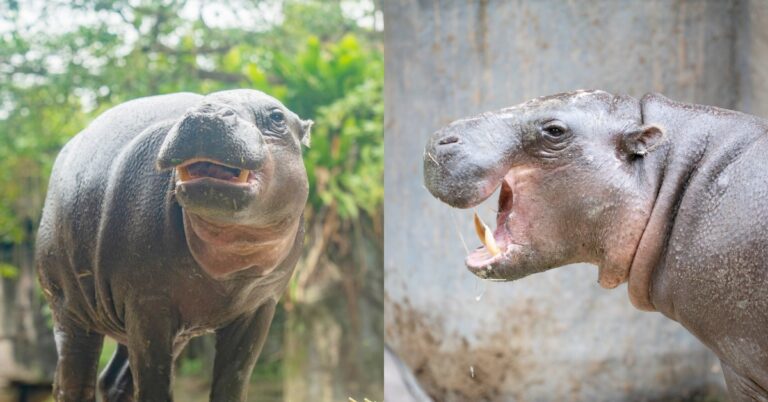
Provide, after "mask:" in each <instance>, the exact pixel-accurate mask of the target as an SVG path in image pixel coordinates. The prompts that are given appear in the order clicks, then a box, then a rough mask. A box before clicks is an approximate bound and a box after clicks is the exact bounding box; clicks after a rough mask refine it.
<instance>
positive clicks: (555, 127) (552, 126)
mask: <svg viewBox="0 0 768 402" xmlns="http://www.w3.org/2000/svg"><path fill="white" fill-rule="evenodd" d="M542 129H543V130H544V132H545V133H547V134H549V135H551V136H552V137H560V136H561V135H563V134H565V132H566V131H567V130H568V128H566V127H565V126H564V125H562V124H561V123H560V122H550V123H547V124H546V125H544V127H543V128H542Z"/></svg>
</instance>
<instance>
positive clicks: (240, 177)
mask: <svg viewBox="0 0 768 402" xmlns="http://www.w3.org/2000/svg"><path fill="white" fill-rule="evenodd" d="M177 170H178V173H179V180H180V181H181V182H188V181H191V180H195V179H201V178H211V179H216V180H222V181H227V182H231V183H246V182H248V181H250V180H251V179H252V178H253V174H252V172H251V171H250V170H247V169H238V168H234V167H230V166H224V165H221V164H218V163H215V162H211V161H199V162H194V163H189V164H186V165H183V166H179V167H177Z"/></svg>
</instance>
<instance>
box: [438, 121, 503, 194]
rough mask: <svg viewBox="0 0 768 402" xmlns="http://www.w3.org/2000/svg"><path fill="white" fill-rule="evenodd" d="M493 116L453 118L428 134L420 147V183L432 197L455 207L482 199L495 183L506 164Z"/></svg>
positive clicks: (495, 185) (492, 189)
mask: <svg viewBox="0 0 768 402" xmlns="http://www.w3.org/2000/svg"><path fill="white" fill-rule="evenodd" d="M499 125H500V121H499V119H498V118H497V117H496V116H493V115H489V114H485V115H481V116H478V117H475V118H471V119H465V120H459V121H456V122H454V123H452V124H450V125H448V126H446V127H444V128H442V129H440V130H438V131H436V132H435V133H433V134H432V136H431V137H430V138H429V140H428V142H427V146H426V148H425V150H424V184H425V186H426V187H427V189H428V190H429V192H430V193H432V195H433V196H435V197H436V198H438V199H439V200H441V201H443V202H445V203H446V204H448V205H451V206H453V207H456V208H469V207H472V206H474V205H477V204H478V203H480V202H482V201H483V200H485V199H486V198H488V196H490V195H491V194H492V193H493V191H494V190H495V189H496V188H497V187H498V186H499V183H500V180H501V177H503V176H504V172H505V171H506V169H505V166H506V165H507V164H508V163H507V161H506V160H505V158H506V155H508V151H509V150H508V147H507V146H505V145H509V144H514V141H509V140H506V141H505V142H504V143H502V141H500V134H507V135H508V136H509V134H510V133H507V132H500V130H498V127H499Z"/></svg>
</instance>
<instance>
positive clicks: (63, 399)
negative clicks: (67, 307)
mask: <svg viewBox="0 0 768 402" xmlns="http://www.w3.org/2000/svg"><path fill="white" fill-rule="evenodd" d="M53 336H54V339H55V340H56V351H57V353H58V357H59V361H58V363H57V365H56V374H55V378H54V382H53V397H54V399H55V400H56V401H57V402H70V401H71V402H94V401H96V371H97V370H98V366H99V354H100V353H101V345H102V343H103V341H104V336H103V335H102V334H98V333H96V332H91V331H88V330H85V329H82V328H80V327H79V326H77V325H67V324H66V323H57V324H56V326H55V328H54V330H53Z"/></svg>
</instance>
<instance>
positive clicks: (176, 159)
mask: <svg viewBox="0 0 768 402" xmlns="http://www.w3.org/2000/svg"><path fill="white" fill-rule="evenodd" d="M266 152H267V151H266V147H265V146H264V137H263V135H262V133H261V131H260V130H259V129H258V128H257V127H256V126H255V125H254V124H251V123H249V122H247V121H245V120H244V119H242V118H241V117H240V116H239V115H238V113H237V112H236V111H235V110H234V109H232V108H230V107H227V106H214V105H209V104H206V105H203V106H201V107H199V108H197V109H194V110H191V111H189V112H187V113H186V114H185V115H184V116H183V117H182V118H181V119H180V120H179V121H178V122H177V123H176V124H175V125H174V126H173V127H172V128H171V129H170V130H169V132H168V134H167V136H166V139H165V141H164V143H163V145H162V147H161V149H160V152H159V154H158V159H157V166H158V168H160V169H170V168H173V167H176V166H179V165H181V164H184V163H186V162H189V161H193V160H208V161H215V162H217V163H220V164H222V165H226V166H230V167H234V168H238V169H245V170H259V169H260V168H261V167H262V165H263V163H264V160H265V159H266V157H267V155H266Z"/></svg>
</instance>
